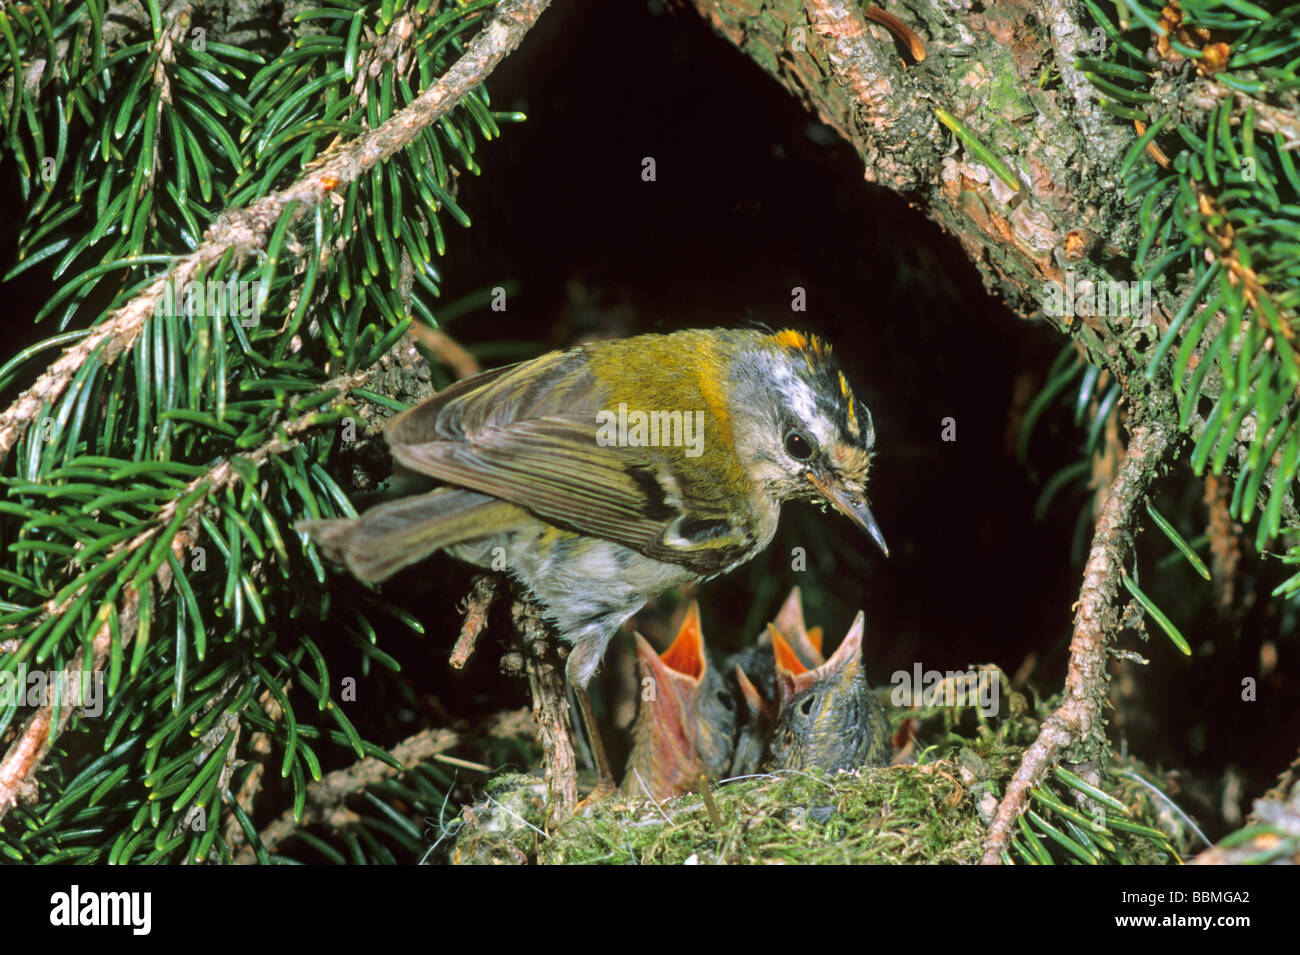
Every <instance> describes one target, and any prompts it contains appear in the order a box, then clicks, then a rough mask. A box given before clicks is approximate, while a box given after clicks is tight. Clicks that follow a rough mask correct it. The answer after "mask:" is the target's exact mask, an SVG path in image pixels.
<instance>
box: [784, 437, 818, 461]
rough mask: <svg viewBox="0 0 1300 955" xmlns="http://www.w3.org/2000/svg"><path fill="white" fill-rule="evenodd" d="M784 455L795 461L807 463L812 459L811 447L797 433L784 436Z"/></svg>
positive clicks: (805, 439) (806, 440)
mask: <svg viewBox="0 0 1300 955" xmlns="http://www.w3.org/2000/svg"><path fill="white" fill-rule="evenodd" d="M785 453H786V454H788V455H790V457H792V458H794V459H795V460H796V461H807V460H808V459H809V458H810V457H812V445H811V444H809V443H808V439H807V438H805V437H804V436H803V435H802V434H800V433H799V432H798V431H791V432H790V433H789V434H787V435H786V436H785Z"/></svg>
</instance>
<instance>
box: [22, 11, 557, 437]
mask: <svg viewBox="0 0 1300 955" xmlns="http://www.w3.org/2000/svg"><path fill="white" fill-rule="evenodd" d="M549 4H550V0H501V3H500V4H499V5H498V6H497V8H496V10H495V12H494V14H493V17H492V20H491V21H489V22H488V23H487V24H486V25H485V26H484V28H483V29H482V30H481V31H480V32H479V34H478V35H477V36H475V38H474V40H473V41H472V42H471V43H470V45H469V47H468V48H467V49H466V51H465V54H464V55H463V56H462V57H460V59H458V60H457V61H456V62H455V63H454V64H453V65H452V66H451V68H450V69H448V70H447V72H446V73H445V74H443V76H442V77H441V78H440V79H439V80H438V81H437V82H436V83H434V84H433V85H432V86H431V87H430V88H429V89H427V90H426V91H424V92H423V93H421V94H420V95H419V96H418V97H417V98H416V99H415V100H414V101H413V102H411V104H410V105H408V106H407V107H405V108H404V109H402V110H400V111H398V112H397V113H395V114H394V115H393V116H392V118H391V119H389V120H388V121H387V122H385V123H384V124H383V125H381V126H379V127H378V128H377V129H374V130H372V131H370V132H368V133H365V134H363V135H361V136H358V137H356V138H355V139H353V140H351V141H350V142H347V143H342V144H337V145H335V146H333V147H331V148H329V149H327V150H326V151H325V152H324V153H323V154H322V155H321V156H320V157H319V161H318V162H316V163H315V164H313V166H312V168H311V169H310V170H309V171H307V172H306V173H305V174H304V175H302V176H301V177H299V179H298V180H297V181H296V182H294V183H293V184H291V185H289V186H288V187H286V188H284V189H282V190H280V191H278V192H275V193H272V194H271V195H268V196H265V197H263V198H261V199H258V200H256V201H255V202H253V203H252V204H250V205H248V206H246V207H244V208H241V209H234V210H228V211H226V212H225V213H223V214H222V215H221V216H220V217H219V218H218V219H217V221H216V222H215V223H214V224H213V225H212V226H211V227H210V228H209V229H208V230H207V231H206V232H205V233H204V236H203V242H202V244H201V245H200V246H199V247H198V248H197V249H195V250H194V251H193V252H190V253H189V254H187V255H184V256H180V257H178V258H177V260H176V262H175V263H174V264H173V265H172V266H171V268H170V269H169V270H168V271H167V272H165V273H163V274H161V275H159V276H158V277H156V278H155V279H154V281H153V282H151V283H150V284H149V286H148V287H147V288H146V289H145V290H144V291H143V292H141V293H140V294H139V295H138V296H136V298H134V299H132V300H131V301H130V302H128V303H126V304H125V305H123V306H122V307H121V308H119V309H118V310H117V311H116V312H114V313H113V315H112V316H111V317H110V318H109V319H108V320H107V321H105V322H103V323H102V324H101V325H99V326H97V327H96V328H95V329H94V330H93V331H92V332H91V333H90V334H89V335H87V336H86V337H85V338H83V339H81V340H80V341H78V342H77V343H75V344H73V345H69V346H68V347H67V348H66V349H64V351H63V353H62V354H61V355H60V356H59V358H58V359H56V360H55V361H54V362H53V363H52V364H51V365H50V366H49V367H48V368H47V369H46V370H45V372H44V373H43V374H42V375H41V376H40V377H39V378H38V379H37V380H36V382H35V383H34V384H32V385H31V386H30V387H29V388H28V389H27V390H26V391H24V392H23V393H22V394H21V395H20V396H19V397H18V399H17V400H16V401H14V403H13V404H11V405H10V406H9V407H8V408H6V409H5V410H4V411H3V412H0V457H3V456H5V455H7V454H8V453H9V451H10V450H12V449H13V447H14V446H15V445H16V444H17V443H18V441H19V440H21V438H22V437H23V435H24V434H25V433H26V432H27V429H28V428H29V427H30V426H31V423H32V421H34V420H35V419H36V416H37V415H38V414H39V413H40V409H41V408H42V406H44V405H46V404H49V403H52V402H54V401H56V400H57V399H58V398H59V396H60V395H62V394H63V392H64V391H65V390H66V389H67V387H68V385H69V384H70V382H71V381H72V379H73V377H74V376H75V375H76V373H77V371H78V370H79V369H80V368H81V367H82V365H84V364H85V363H86V362H87V361H88V360H89V359H90V357H91V356H92V355H94V354H95V353H96V351H97V350H99V349H101V348H102V349H103V352H102V361H103V363H104V364H106V365H111V364H112V363H113V362H115V361H116V360H117V359H118V358H119V357H121V355H122V354H123V353H124V352H126V351H128V350H130V349H131V348H132V347H133V345H134V344H135V342H136V340H137V339H138V338H139V335H140V330H141V328H142V327H143V326H144V323H145V322H146V321H148V319H149V317H150V316H152V315H153V314H154V312H155V310H156V309H157V308H158V306H159V303H160V301H161V300H162V298H163V296H164V295H165V294H166V293H167V290H168V289H171V288H175V287H179V286H183V285H186V284H188V283H189V282H190V281H191V280H193V279H194V277H195V276H196V275H197V274H199V272H200V270H202V271H208V270H210V269H212V268H213V267H215V266H216V265H217V263H218V262H219V261H220V260H221V259H222V257H223V256H225V255H226V253H227V252H228V251H230V250H232V249H233V250H234V253H235V261H236V263H239V264H242V263H243V262H244V261H245V260H246V259H247V258H248V257H249V256H251V255H254V254H256V253H257V252H258V251H260V250H262V249H264V248H265V247H266V244H267V240H268V238H269V237H270V235H271V233H272V232H273V231H274V230H275V228H276V226H277V225H278V224H279V223H280V220H281V217H282V216H284V215H286V213H287V214H288V216H289V223H288V224H289V225H292V224H294V223H296V222H299V221H301V220H302V219H303V218H305V217H306V216H307V215H308V214H310V213H311V212H312V211H313V210H314V209H315V208H316V206H317V205H318V204H320V203H321V202H323V201H327V199H328V196H329V194H330V193H331V192H333V191H334V190H336V189H338V188H340V187H341V186H343V185H346V184H348V183H351V182H353V181H355V180H357V179H359V178H360V177H361V176H362V175H364V174H365V173H367V172H369V171H370V170H371V169H373V168H375V167H376V166H378V165H379V164H380V163H382V162H383V161H384V160H386V159H388V158H389V157H390V156H392V155H393V154H394V153H396V152H398V151H399V150H401V149H403V148H404V147H406V146H407V145H409V144H410V143H411V142H412V141H414V140H415V138H416V137H417V136H419V135H420V134H421V132H422V131H423V130H425V129H426V128H428V127H430V126H432V125H433V124H434V123H436V122H437V121H438V119H440V118H441V117H442V116H444V115H446V114H447V113H448V112H449V111H450V110H451V109H452V108H453V107H454V106H455V105H456V104H457V103H458V102H460V100H461V98H462V97H464V96H465V95H466V94H467V93H468V92H469V91H470V90H472V89H474V88H475V87H477V86H479V85H480V84H482V83H483V81H484V80H485V79H486V78H487V77H488V75H489V74H490V73H491V72H492V70H493V69H494V68H495V67H496V65H497V64H498V63H500V62H501V60H502V59H504V58H505V56H506V55H507V54H508V53H510V52H511V51H513V50H514V49H515V48H516V47H517V46H518V45H519V43H520V42H521V41H522V40H523V38H524V35H525V34H526V33H527V32H528V30H529V29H530V28H531V27H532V25H533V24H534V23H535V22H536V21H537V18H538V17H539V16H540V15H541V14H542V12H543V11H544V10H545V9H546V8H547V6H549Z"/></svg>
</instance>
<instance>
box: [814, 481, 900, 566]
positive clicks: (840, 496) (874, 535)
mask: <svg viewBox="0 0 1300 955" xmlns="http://www.w3.org/2000/svg"><path fill="white" fill-rule="evenodd" d="M808 482H809V483H810V484H811V485H812V486H813V487H815V488H816V489H817V491H818V492H819V493H820V494H821V495H822V497H824V498H826V500H828V501H830V502H831V504H832V505H833V506H834V507H835V509H836V510H837V511H839V512H840V513H841V514H843V515H844V516H845V517H847V518H848V519H849V520H851V521H852V522H853V523H854V524H856V525H858V527H859V528H860V529H861V530H863V531H864V532H865V533H866V534H868V535H869V536H870V537H871V539H872V540H873V541H875V542H876V546H877V547H879V548H880V549H881V551H882V552H883V553H884V555H885V556H886V557H888V556H889V545H888V544H886V543H885V535H884V534H882V533H881V532H880V525H879V524H877V523H876V518H875V515H874V514H872V513H871V508H870V507H868V506H867V501H866V498H864V497H862V496H861V495H859V494H855V493H852V492H850V491H848V490H846V489H845V488H844V487H843V486H842V485H841V484H840V483H839V482H838V481H836V480H835V479H834V478H829V479H828V478H824V477H822V476H821V475H820V474H818V473H817V472H816V471H809V472H808Z"/></svg>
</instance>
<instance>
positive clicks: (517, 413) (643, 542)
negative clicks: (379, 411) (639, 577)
mask: <svg viewBox="0 0 1300 955" xmlns="http://www.w3.org/2000/svg"><path fill="white" fill-rule="evenodd" d="M605 397H606V393H605V390H604V389H602V388H601V387H600V386H599V384H598V383H597V382H596V381H595V380H594V379H593V376H592V375H591V373H590V371H589V370H588V368H587V362H586V356H585V353H584V351H583V349H580V348H579V349H574V350H572V351H568V352H555V353H552V354H550V355H546V356H543V357H542V358H539V359H536V360H535V361H532V362H527V363H525V364H522V365H515V366H512V367H509V368H504V369H497V370H495V371H491V372H486V373H484V374H482V375H478V376H475V377H474V378H470V379H466V380H465V381H461V382H458V383H457V384H455V385H452V386H451V387H450V388H447V389H445V390H444V391H443V392H441V393H440V394H437V395H434V396H433V397H432V398H430V399H428V400H427V401H426V402H424V403H423V404H421V405H418V406H416V407H415V408H412V409H411V410H409V411H407V412H405V413H403V414H402V415H399V416H398V417H397V418H394V419H393V420H392V422H390V424H389V426H388V428H387V429H386V436H387V439H388V443H389V445H390V447H391V448H392V450H393V455H394V457H396V458H397V460H398V461H400V462H401V463H402V464H404V465H405V466H407V467H409V468H411V469H413V470H415V471H419V472H421V473H423V474H428V475H431V476H432V477H435V478H438V479H440V480H443V481H446V482H448V483H451V484H456V485H460V486H462V487H467V488H472V489H474V490H477V491H481V492H483V493H485V494H490V495H492V496H493V497H497V498H500V499H502V500H505V501H510V502H511V503H514V504H518V505H519V506H521V507H524V508H526V509H527V510H529V511H531V512H532V513H534V514H536V515H537V516H538V517H540V518H542V519H543V520H546V521H548V522H549V523H553V524H557V525H559V526H561V527H567V528H570V529H573V530H577V531H580V532H582V533H585V534H590V535H592V536H596V537H603V538H606V539H608V540H613V541H617V542H618V543H621V544H624V545H626V546H628V547H630V548H632V549H634V550H637V551H640V552H641V553H644V554H648V555H650V556H652V557H656V558H658V559H661V560H666V561H670V562H673V563H679V564H684V565H686V566H689V567H692V568H694V569H698V570H699V571H700V572H701V573H713V572H716V571H718V570H720V569H721V568H723V567H725V566H726V565H728V564H729V563H731V562H732V561H733V560H735V559H737V558H738V557H739V555H740V553H741V552H743V551H745V550H746V549H748V547H749V546H750V545H751V544H752V539H751V538H750V536H749V535H748V534H747V533H746V532H745V530H744V529H743V528H742V529H737V528H736V527H733V522H732V514H731V513H730V510H729V508H728V506H727V505H728V502H727V501H726V500H725V499H723V498H722V496H721V495H719V494H718V493H717V489H716V488H699V489H697V488H694V487H691V486H689V485H687V486H684V482H685V481H688V480H689V478H688V477H686V476H684V475H683V474H682V473H681V468H680V467H679V466H676V465H679V463H680V460H681V459H680V454H679V452H680V449H669V448H659V447H619V446H601V445H600V444H598V443H597V440H596V438H597V431H598V426H599V424H598V419H597V414H598V413H599V412H600V411H603V410H606V405H605ZM683 497H685V498H686V499H687V500H689V501H690V502H691V506H690V513H689V514H685V513H684V508H683V506H682V503H681V502H682V499H683Z"/></svg>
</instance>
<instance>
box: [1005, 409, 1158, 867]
mask: <svg viewBox="0 0 1300 955" xmlns="http://www.w3.org/2000/svg"><path fill="white" fill-rule="evenodd" d="M1169 442H1170V435H1169V430H1168V428H1167V427H1166V426H1165V425H1163V424H1147V423H1142V424H1138V425H1136V426H1135V427H1134V428H1133V432H1132V436H1131V440H1130V441H1129V446H1128V450H1127V451H1126V452H1125V453H1124V457H1123V459H1122V461H1121V462H1120V465H1119V468H1118V470H1117V471H1116V472H1115V477H1114V479H1113V480H1112V481H1111V484H1110V491H1109V493H1108V494H1107V496H1106V504H1105V506H1104V507H1103V508H1102V510H1101V513H1100V514H1099V515H1098V518H1097V524H1096V528H1095V529H1094V531H1093V536H1092V549H1091V550H1090V551H1089V553H1088V563H1087V565H1086V566H1085V568H1084V572H1083V586H1082V587H1081V588H1080V590H1079V602H1078V604H1077V607H1078V610H1077V611H1076V613H1075V617H1074V636H1073V638H1072V639H1071V640H1070V663H1069V669H1068V671H1067V673H1066V677H1065V698H1064V700H1063V701H1062V702H1061V705H1060V706H1059V707H1058V708H1057V709H1056V711H1055V712H1053V713H1052V715H1051V716H1049V717H1048V718H1047V719H1046V720H1044V721H1043V725H1042V727H1041V728H1040V729H1039V733H1038V739H1036V740H1035V741H1034V743H1033V745H1032V746H1030V747H1029V749H1027V750H1026V751H1025V754H1024V756H1023V757H1022V758H1021V761H1020V767H1019V768H1018V769H1017V770H1016V773H1015V775H1014V776H1012V777H1011V781H1010V783H1008V784H1007V791H1006V795H1005V796H1003V797H1002V802H1001V804H1000V805H999V806H998V811H997V816H996V817H995V818H994V820H993V825H992V826H991V827H990V829H989V835H988V839H987V840H986V841H985V843H984V858H983V859H982V860H981V861H982V862H983V863H984V864H985V865H997V864H998V863H999V862H1000V861H1001V857H1002V853H1003V852H1005V851H1006V849H1007V847H1008V845H1009V843H1010V840H1011V836H1012V833H1013V831H1014V829H1015V825H1016V820H1017V819H1018V818H1019V817H1020V814H1021V813H1022V812H1023V811H1024V809H1025V806H1026V804H1027V803H1028V801H1029V791H1030V790H1031V789H1033V788H1034V787H1035V786H1038V785H1039V784H1041V783H1042V781H1043V780H1044V779H1045V778H1046V776H1047V774H1048V773H1049V772H1050V771H1051V769H1052V767H1053V766H1054V765H1055V763H1056V761H1057V759H1058V758H1059V757H1060V756H1061V754H1062V753H1064V752H1065V751H1066V749H1068V748H1069V747H1071V746H1075V745H1076V744H1081V747H1080V748H1081V751H1082V758H1083V760H1084V761H1085V765H1084V766H1083V768H1082V771H1081V772H1080V775H1081V776H1083V777H1084V778H1085V779H1089V781H1090V782H1095V781H1097V779H1098V777H1099V776H1100V769H1099V767H1100V762H1099V761H1098V757H1100V756H1101V755H1102V754H1103V753H1104V752H1105V748H1106V738H1105V721H1104V720H1103V719H1102V706H1103V705H1104V704H1105V701H1106V682H1107V681H1106V649H1107V647H1108V646H1109V644H1110V641H1111V640H1112V639H1113V637H1114V634H1115V633H1116V631H1117V630H1118V629H1119V614H1118V612H1117V610H1116V599H1117V597H1118V596H1119V589H1120V578H1121V576H1122V574H1123V564H1124V560H1125V558H1126V557H1127V555H1128V552H1129V549H1130V547H1131V545H1132V537H1131V526H1132V522H1133V518H1134V515H1135V514H1136V513H1137V508H1138V505H1139V504H1140V503H1141V502H1142V501H1143V500H1144V499H1145V496H1146V488H1147V485H1148V484H1149V483H1150V481H1151V478H1152V476H1153V475H1154V474H1155V472H1156V469H1157V467H1158V466H1159V465H1160V462H1161V460H1162V459H1163V457H1164V453H1165V451H1166V449H1167V448H1168V446H1169Z"/></svg>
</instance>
